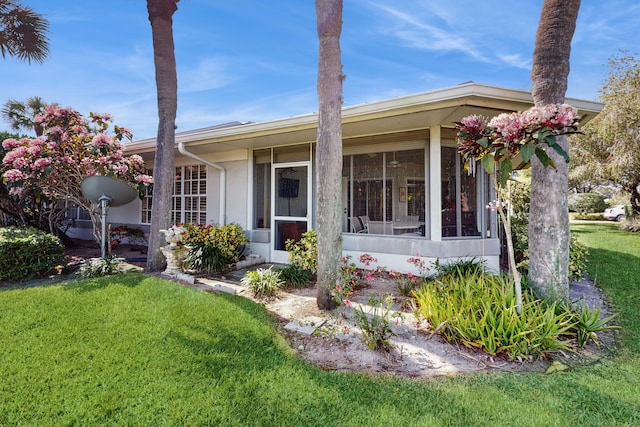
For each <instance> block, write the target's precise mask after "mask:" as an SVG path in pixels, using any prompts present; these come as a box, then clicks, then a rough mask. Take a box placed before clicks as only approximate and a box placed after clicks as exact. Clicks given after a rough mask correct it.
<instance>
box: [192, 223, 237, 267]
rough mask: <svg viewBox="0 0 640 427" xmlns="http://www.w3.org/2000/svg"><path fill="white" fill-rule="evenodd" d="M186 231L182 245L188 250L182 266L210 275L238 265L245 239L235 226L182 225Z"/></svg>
mask: <svg viewBox="0 0 640 427" xmlns="http://www.w3.org/2000/svg"><path fill="white" fill-rule="evenodd" d="M183 227H184V228H186V229H187V231H186V233H185V234H184V237H183V244H184V245H185V246H187V247H188V248H189V252H188V253H187V256H186V257H185V260H184V266H185V267H186V268H189V269H193V270H196V271H203V272H207V273H211V272H214V271H225V270H227V269H228V268H229V265H230V264H232V263H234V262H238V261H239V260H240V255H241V254H242V251H243V250H244V244H245V242H246V241H247V236H246V235H245V234H244V231H242V227H241V226H240V225H238V224H227V225H221V226H220V225H207V226H202V225H199V224H184V225H183Z"/></svg>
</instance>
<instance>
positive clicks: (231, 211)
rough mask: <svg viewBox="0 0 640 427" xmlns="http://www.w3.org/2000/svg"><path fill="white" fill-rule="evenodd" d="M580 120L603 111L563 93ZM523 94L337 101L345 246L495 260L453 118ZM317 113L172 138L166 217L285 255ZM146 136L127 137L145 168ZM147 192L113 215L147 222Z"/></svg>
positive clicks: (296, 222)
mask: <svg viewBox="0 0 640 427" xmlns="http://www.w3.org/2000/svg"><path fill="white" fill-rule="evenodd" d="M567 103H570V104H572V105H573V106H575V107H576V108H578V110H579V113H580V117H581V124H582V125H583V124H585V123H586V122H587V121H589V120H590V119H592V118H593V117H594V116H595V115H596V114H597V113H598V112H599V111H600V110H601V108H602V105H601V104H600V103H597V102H591V101H585V100H579V99H567ZM532 105H533V102H532V98H531V94H530V93H528V92H526V91H520V90H512V89H505V88H500V87H493V86H486V85H481V84H476V83H473V82H469V83H464V84H461V85H458V86H454V87H450V88H446V89H441V90H435V91H430V92H425V93H419V94H416V95H410V96H403V97H399V98H394V99H389V100H384V101H379V102H371V103H367V104H362V105H356V106H352V107H345V108H344V109H343V113H342V117H343V152H344V157H343V173H342V202H343V207H344V209H343V212H344V213H343V218H342V231H343V251H344V254H345V255H352V256H353V259H354V260H356V259H357V258H358V256H360V255H361V254H363V253H368V254H370V255H372V256H374V257H376V258H378V260H379V265H381V266H385V267H387V268H389V269H394V270H397V271H403V272H409V271H413V268H414V267H413V265H412V264H410V263H408V262H407V259H408V258H409V257H414V256H416V255H419V256H421V257H423V258H424V259H425V260H426V261H434V260H436V259H440V260H441V261H445V262H446V261H447V260H451V259H457V258H461V257H462V258H464V257H478V258H483V259H485V260H486V262H487V265H488V266H490V267H491V268H493V269H497V268H498V266H499V255H500V244H499V240H498V233H497V222H496V214H495V213H493V212H491V211H489V210H487V209H486V208H485V206H486V205H487V203H488V202H489V201H491V200H493V195H492V194H493V193H494V191H493V189H492V186H491V184H490V182H489V179H488V177H487V176H486V175H485V174H484V173H483V172H482V168H480V167H479V168H477V171H476V172H475V174H468V173H466V172H465V171H464V170H463V165H462V164H461V161H460V156H459V155H458V154H457V152H456V143H455V129H454V122H456V121H459V120H460V119H461V118H463V117H465V116H468V115H470V114H482V115H485V116H488V117H491V116H495V115H497V114H500V113H503V112H512V111H518V110H526V109H528V108H529V107H531V106H532ZM316 127H317V115H316V114H305V115H301V116H295V117H289V118H284V119H279V120H273V121H267V122H262V123H240V122H236V123H229V124H226V125H220V126H213V127H209V128H203V129H196V130H191V131H187V132H180V133H177V134H176V157H175V159H176V160H175V165H176V172H175V177H176V178H175V188H174V196H173V212H172V214H171V215H172V216H171V218H172V222H174V223H178V222H182V223H184V222H197V223H203V224H225V223H231V222H234V223H238V224H240V225H241V226H242V227H243V228H244V229H245V230H246V234H247V236H248V237H249V241H250V249H251V252H252V253H254V254H259V255H261V256H262V257H264V258H265V259H266V260H267V261H270V262H287V252H286V251H285V242H286V240H287V239H290V238H293V239H296V238H299V237H300V235H301V234H302V233H303V232H304V231H306V230H308V229H312V228H314V224H315V221H316V207H315V201H314V200H315V199H314V191H315V190H314V189H315V185H314V184H315V181H316V180H317V179H322V177H316V176H315V175H314V169H315V168H314V160H315V159H314V157H315V147H314V145H315V141H316V131H317V129H316ZM155 146H156V142H155V139H146V140H140V141H136V142H134V143H131V144H129V145H128V147H127V152H128V153H130V154H133V153H137V154H140V155H141V156H142V157H143V158H144V159H145V161H146V162H147V164H148V166H149V167H150V168H152V167H153V159H154V150H155ZM151 197H152V195H149V196H147V197H145V198H144V199H143V200H136V201H134V202H132V203H130V204H128V205H126V206H124V207H119V208H112V209H111V211H110V213H109V215H110V216H109V221H110V222H112V223H126V224H129V225H131V224H135V225H137V226H144V225H145V224H146V225H148V223H149V222H150V214H151Z"/></svg>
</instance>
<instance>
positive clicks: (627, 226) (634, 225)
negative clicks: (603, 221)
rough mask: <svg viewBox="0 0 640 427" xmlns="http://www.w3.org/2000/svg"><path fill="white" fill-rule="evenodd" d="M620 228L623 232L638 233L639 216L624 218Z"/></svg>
mask: <svg viewBox="0 0 640 427" xmlns="http://www.w3.org/2000/svg"><path fill="white" fill-rule="evenodd" d="M620 226H621V227H622V229H623V230H625V231H631V232H633V233H638V232H640V215H633V216H626V217H625V218H624V220H623V221H622V224H621V225H620Z"/></svg>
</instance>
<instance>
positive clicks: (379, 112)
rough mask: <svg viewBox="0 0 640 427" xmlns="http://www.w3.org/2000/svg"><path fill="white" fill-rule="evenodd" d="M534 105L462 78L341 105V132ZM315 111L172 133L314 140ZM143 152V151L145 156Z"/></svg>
mask: <svg viewBox="0 0 640 427" xmlns="http://www.w3.org/2000/svg"><path fill="white" fill-rule="evenodd" d="M566 103H568V104H571V105H573V106H574V107H576V108H577V109H578V111H579V115H580V125H584V124H585V123H587V122H588V121H589V120H591V119H592V118H593V117H595V116H596V115H597V114H598V113H599V112H600V110H602V107H603V104H602V103H599V102H594V101H586V100H581V99H574V98H567V99H566ZM532 106H533V99H532V97H531V93H530V92H527V91H520V90H513V89H505V88H500V87H495V86H487V85H481V84H477V83H473V82H470V83H464V84H461V85H458V86H453V87H450V88H446V89H439V90H435V91H430V92H424V93H419V94H416V95H409V96H403V97H398V98H393V99H389V100H384V101H377V102H370V103H366V104H360V105H355V106H351V107H345V108H343V109H342V136H343V139H344V140H345V141H346V140H348V139H351V138H362V137H367V136H373V135H384V134H393V133H399V132H411V131H416V130H421V129H428V128H429V127H431V126H436V125H441V126H453V125H454V122H457V121H460V120H461V119H462V118H463V117H465V116H468V115H470V114H482V115H484V116H487V117H493V116H495V115H498V114H500V113H504V112H512V111H522V110H526V109H528V108H530V107H532ZM317 120H318V118H317V114H316V113H311V114H305V115H301V116H294V117H288V118H284V119H277V120H271V121H266V122H259V123H244V124H243V123H237V124H231V125H224V126H213V127H209V128H203V129H195V130H191V131H186V132H180V133H177V134H176V143H178V142H182V143H183V144H184V145H185V146H187V147H188V149H189V151H190V152H193V153H197V154H205V153H216V152H223V151H230V150H237V149H251V148H253V149H257V148H265V147H271V146H283V145H291V144H299V143H304V142H313V141H315V140H316V135H317ZM155 148H156V140H155V138H150V139H145V140H140V141H136V142H133V143H130V144H127V148H126V150H127V151H128V152H135V153H138V154H142V155H144V154H145V153H147V154H148V153H153V152H154V151H155ZM145 157H146V156H145Z"/></svg>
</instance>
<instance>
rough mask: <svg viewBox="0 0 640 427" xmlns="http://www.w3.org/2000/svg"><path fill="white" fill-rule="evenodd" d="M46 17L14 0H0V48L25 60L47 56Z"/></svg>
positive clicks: (47, 22) (47, 27)
mask: <svg viewBox="0 0 640 427" xmlns="http://www.w3.org/2000/svg"><path fill="white" fill-rule="evenodd" d="M48 31H49V21H47V20H46V19H45V18H44V16H42V15H40V14H38V13H36V12H34V11H33V9H31V8H29V7H25V6H22V5H21V4H20V3H18V2H17V1H16V0H0V52H1V53H2V57H3V58H5V57H6V55H10V56H15V57H16V58H18V59H21V60H25V59H26V60H27V61H28V62H31V61H35V62H40V63H42V62H44V60H45V59H46V58H47V57H48V56H49V39H48V38H47V32H48Z"/></svg>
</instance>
